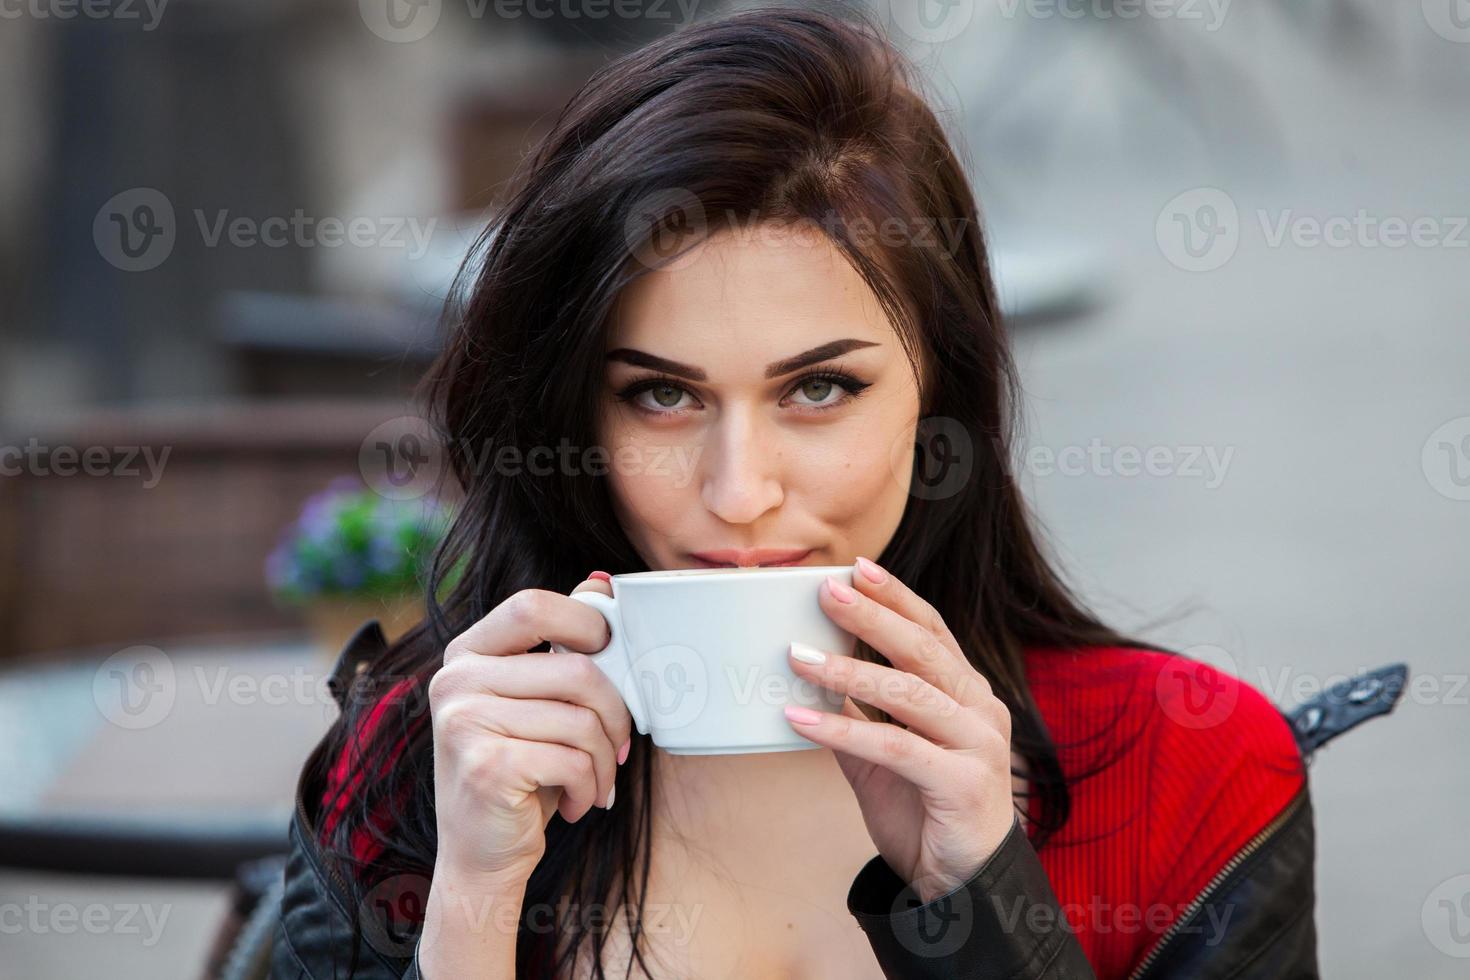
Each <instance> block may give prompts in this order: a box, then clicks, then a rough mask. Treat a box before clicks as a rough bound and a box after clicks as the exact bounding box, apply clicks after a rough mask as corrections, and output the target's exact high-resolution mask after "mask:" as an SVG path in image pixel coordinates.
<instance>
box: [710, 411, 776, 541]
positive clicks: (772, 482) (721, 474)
mask: <svg viewBox="0 0 1470 980" xmlns="http://www.w3.org/2000/svg"><path fill="white" fill-rule="evenodd" d="M780 453H781V450H780V446H779V444H778V442H777V440H776V438H775V437H774V433H773V434H770V435H763V434H762V433H761V432H760V431H759V429H758V425H757V424H756V422H755V421H754V420H753V419H751V418H749V417H748V416H747V415H744V414H743V413H734V412H732V413H729V414H727V416H726V417H725V418H724V419H722V420H721V422H720V425H719V426H718V427H717V428H716V429H715V431H714V432H713V433H712V434H711V439H710V444H708V445H706V446H705V447H704V454H703V460H702V462H703V466H702V467H701V469H702V471H703V473H702V477H701V487H700V494H701V497H702V499H703V501H704V506H705V507H706V508H707V509H708V510H709V512H710V513H711V514H714V515H715V516H716V517H718V518H719V519H720V520H722V521H724V522H726V523H727V524H749V523H751V522H753V521H755V520H756V519H757V518H759V517H760V516H761V515H762V514H765V513H766V512H767V511H770V510H774V509H775V508H777V507H779V506H780V505H781V501H782V500H783V499H784V496H785V491H784V489H783V488H782V485H781V475H780Z"/></svg>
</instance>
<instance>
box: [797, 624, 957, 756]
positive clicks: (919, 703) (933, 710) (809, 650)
mask: <svg viewBox="0 0 1470 980" xmlns="http://www.w3.org/2000/svg"><path fill="white" fill-rule="evenodd" d="M788 656H789V658H790V661H791V669H792V670H793V671H794V672H795V673H796V675H797V676H798V677H801V678H804V679H806V680H809V681H811V682H812V683H814V684H819V685H821V686H822V687H824V688H827V689H828V690H832V691H838V692H840V693H842V694H845V695H847V696H848V697H849V698H851V699H852V700H853V701H861V702H863V703H864V704H869V705H872V706H873V707H875V708H881V709H882V710H884V711H886V712H887V713H888V714H889V715H891V716H892V717H893V718H894V719H896V720H897V721H899V722H902V723H903V724H904V725H907V726H908V728H909V729H910V730H911V731H914V732H917V733H918V734H920V735H922V736H924V737H925V738H928V739H931V740H932V741H935V742H937V743H939V744H940V745H943V746H945V747H947V748H972V747H974V746H975V745H978V744H980V743H981V742H982V741H983V735H982V733H981V732H980V729H982V728H984V727H986V723H985V720H984V717H983V716H982V715H981V714H980V713H979V712H975V711H967V710H965V709H964V708H963V707H962V706H961V705H960V704H959V702H957V701H955V699H954V698H952V697H950V696H949V695H948V694H945V693H944V692H943V691H941V690H939V689H938V688H936V687H935V686H934V685H932V684H930V683H929V682H928V681H926V680H924V679H923V678H922V677H918V676H916V675H914V674H910V673H908V672H906V671H902V670H897V669H895V668H893V667H885V666H883V665H882V664H874V663H868V662H867V661H864V660H857V659H855V658H853V657H839V656H831V655H830V654H828V653H826V652H825V651H822V650H817V649H815V648H813V647H809V646H807V645H805V644H802V643H793V644H791V649H790V651H789V654H788ZM817 660H820V662H813V661H817ZM844 703H845V702H844Z"/></svg>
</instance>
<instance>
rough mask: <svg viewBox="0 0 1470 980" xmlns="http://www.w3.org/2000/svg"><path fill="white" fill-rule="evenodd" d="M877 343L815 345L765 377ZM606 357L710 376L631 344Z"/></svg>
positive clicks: (850, 339)
mask: <svg viewBox="0 0 1470 980" xmlns="http://www.w3.org/2000/svg"><path fill="white" fill-rule="evenodd" d="M878 346H880V345H879V344H878V343H877V341H873V340H858V339H856V338H853V337H848V338H845V339H843V340H834V341H831V342H830V343H826V344H821V345H820V346H817V347H813V348H812V349H811V350H808V351H802V352H801V353H800V354H795V355H793V356H791V357H786V358H782V359H781V360H779V361H774V362H772V363H770V364H767V365H766V377H768V378H779V377H781V375H783V374H790V373H791V372H792V371H800V370H801V369H802V368H804V367H808V366H810V365H812V364H820V363H821V362H822V361H830V360H831V359H832V358H834V357H841V356H842V355H843V354H846V353H847V352H848V351H854V350H861V349H862V348H864V347H878ZM607 359H608V360H609V361H621V362H623V363H624V364H631V365H633V366H634V367H643V368H649V369H650V370H654V371H662V372H664V373H665V374H672V375H674V376H675V377H678V378H687V379H688V380H690V381H704V380H707V379H708V377H709V375H707V374H705V372H704V370H703V369H702V368H697V367H694V366H693V365H692V364H681V363H679V362H678V361H671V360H669V359H668V358H666V357H659V356H658V355H656V354H650V353H648V352H647V351H641V350H634V349H633V348H631V347H619V348H617V349H616V350H612V351H609V352H608V355H607Z"/></svg>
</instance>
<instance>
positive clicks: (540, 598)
mask: <svg viewBox="0 0 1470 980" xmlns="http://www.w3.org/2000/svg"><path fill="white" fill-rule="evenodd" d="M547 641H550V642H552V643H559V644H561V645H562V646H564V647H568V648H570V649H572V650H579V651H581V652H582V653H596V652H597V651H598V650H601V649H602V648H603V647H605V646H607V641H608V632H607V621H606V620H605V619H603V618H602V614H601V613H599V612H598V611H597V610H596V609H593V608H592V607H591V606H588V605H586V604H584V603H581V602H578V601H577V600H575V599H573V598H572V597H571V596H565V595H562V594H561V593H560V592H551V591H548V590H546V589H522V590H521V591H520V592H517V593H515V594H514V595H512V596H511V597H510V598H508V599H506V600H505V601H504V602H502V603H501V604H500V605H498V606H496V607H495V608H494V609H492V610H490V612H489V613H488V614H487V615H486V616H485V617H484V618H482V619H481V620H480V621H479V622H477V623H475V624H474V625H473V626H471V627H470V628H469V629H467V630H465V631H464V632H463V633H461V634H460V635H459V636H456V637H455V638H454V639H453V640H451V641H450V642H449V646H448V647H447V648H446V649H445V651H444V662H445V663H446V664H447V663H449V662H450V661H452V660H455V659H457V658H459V657H464V656H469V655H471V654H479V655H482V656H491V657H496V656H505V655H506V654H512V653H524V652H525V651H527V650H529V649H531V648H532V647H535V646H540V645H541V644H542V643H545V642H547Z"/></svg>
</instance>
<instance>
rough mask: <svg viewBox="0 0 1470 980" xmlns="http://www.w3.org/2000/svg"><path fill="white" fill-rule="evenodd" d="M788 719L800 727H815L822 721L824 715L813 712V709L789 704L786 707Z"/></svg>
mask: <svg viewBox="0 0 1470 980" xmlns="http://www.w3.org/2000/svg"><path fill="white" fill-rule="evenodd" d="M786 717H787V718H789V719H790V720H791V721H794V722H796V723H797V724H798V725H815V724H816V723H817V722H819V721H821V720H822V713H821V712H820V711H813V710H812V709H811V708H802V707H798V706H797V705H794V704H788V705H787V706H786Z"/></svg>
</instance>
